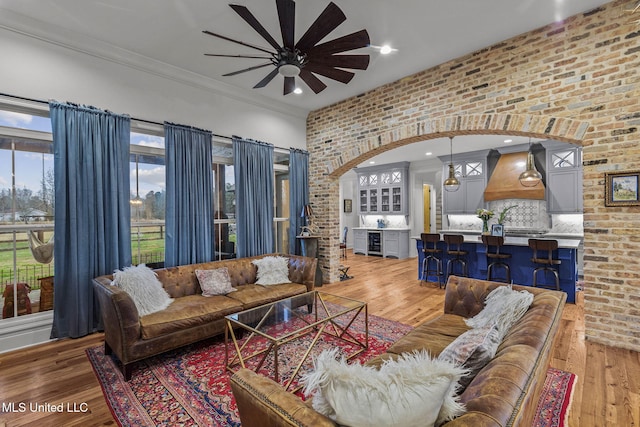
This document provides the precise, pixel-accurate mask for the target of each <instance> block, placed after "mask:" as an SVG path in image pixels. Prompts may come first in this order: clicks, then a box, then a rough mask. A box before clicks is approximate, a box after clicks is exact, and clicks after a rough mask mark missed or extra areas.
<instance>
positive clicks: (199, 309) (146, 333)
mask: <svg viewBox="0 0 640 427" xmlns="http://www.w3.org/2000/svg"><path fill="white" fill-rule="evenodd" d="M240 310H242V304H240V303H239V302H238V301H237V300H234V299H231V298H229V297H226V296H224V295H214V296H211V297H203V296H202V295H188V296H186V297H181V298H176V299H175V300H174V302H173V304H171V305H170V306H169V307H167V308H166V309H165V310H162V311H159V312H156V313H153V314H149V315H147V316H144V317H141V318H140V329H141V331H142V338H144V339H149V338H155V337H159V336H162V335H166V334H170V333H172V332H177V331H183V330H188V329H189V328H193V327H195V326H198V325H201V324H203V323H206V322H212V321H214V320H218V319H220V318H222V317H224V316H226V315H227V314H231V313H235V312H238V311H240Z"/></svg>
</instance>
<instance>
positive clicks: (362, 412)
mask: <svg viewBox="0 0 640 427" xmlns="http://www.w3.org/2000/svg"><path fill="white" fill-rule="evenodd" d="M336 355H337V350H336V349H334V350H330V351H324V352H323V353H321V354H320V355H319V356H318V357H317V358H316V359H315V361H314V370H313V371H312V372H310V373H309V374H307V375H305V376H304V377H303V379H302V380H301V382H302V383H303V384H304V385H305V388H304V393H305V394H306V395H307V396H309V395H311V394H313V407H314V409H315V410H317V411H318V412H320V413H321V414H323V415H325V416H327V417H329V418H331V419H334V420H335V421H336V422H337V423H339V424H344V425H348V426H353V427H356V426H374V425H375V426H379V425H384V426H403V427H411V426H416V427H418V426H420V427H423V426H433V425H434V424H436V423H438V424H439V423H440V422H442V421H445V420H448V419H451V418H453V417H456V416H458V415H460V414H462V413H463V412H464V407H463V406H461V405H460V404H459V403H458V402H457V401H456V388H457V384H456V382H457V380H458V379H459V378H460V375H461V374H462V373H463V369H462V368H459V367H456V366H454V365H453V364H451V363H448V362H443V361H439V360H437V359H432V358H431V357H430V356H429V354H428V353H427V352H426V351H422V352H416V353H407V354H404V355H402V356H400V357H399V358H398V359H397V360H390V361H388V362H386V363H384V364H383V365H382V366H381V367H380V369H379V370H378V369H375V368H373V367H370V366H363V365H360V364H357V363H355V364H351V365H349V364H347V362H346V360H345V358H344V357H342V358H341V359H340V360H336Z"/></svg>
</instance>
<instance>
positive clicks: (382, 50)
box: [380, 44, 393, 55]
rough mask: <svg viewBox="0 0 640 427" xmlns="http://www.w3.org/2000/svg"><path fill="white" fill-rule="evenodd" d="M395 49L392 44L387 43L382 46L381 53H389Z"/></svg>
mask: <svg viewBox="0 0 640 427" xmlns="http://www.w3.org/2000/svg"><path fill="white" fill-rule="evenodd" d="M392 51H393V49H391V46H389V45H388V44H385V45H384V46H382V47H380V53H381V54H383V55H388V54H390V53H391V52H392Z"/></svg>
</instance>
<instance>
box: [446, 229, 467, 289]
mask: <svg viewBox="0 0 640 427" xmlns="http://www.w3.org/2000/svg"><path fill="white" fill-rule="evenodd" d="M443 239H444V242H445V243H446V245H447V255H449V260H448V261H447V280H448V279H449V276H450V275H451V274H453V272H454V269H455V265H456V264H460V266H461V270H462V271H461V273H460V275H461V276H464V277H469V269H468V268H467V260H466V259H465V257H466V256H467V255H468V254H469V252H467V251H464V250H462V244H463V243H464V236H463V235H462V234H445V235H444V236H443Z"/></svg>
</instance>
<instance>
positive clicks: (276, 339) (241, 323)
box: [224, 291, 369, 392]
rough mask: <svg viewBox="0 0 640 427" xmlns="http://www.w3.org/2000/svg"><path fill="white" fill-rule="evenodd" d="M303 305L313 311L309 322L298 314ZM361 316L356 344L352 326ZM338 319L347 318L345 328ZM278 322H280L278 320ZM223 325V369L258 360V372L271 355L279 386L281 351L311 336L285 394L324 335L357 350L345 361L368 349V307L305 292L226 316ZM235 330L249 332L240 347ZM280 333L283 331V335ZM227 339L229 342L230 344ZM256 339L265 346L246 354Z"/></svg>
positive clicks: (314, 292)
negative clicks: (360, 335)
mask: <svg viewBox="0 0 640 427" xmlns="http://www.w3.org/2000/svg"><path fill="white" fill-rule="evenodd" d="M327 303H333V304H337V306H335V307H329V306H328V305H327ZM305 305H306V306H307V307H312V308H313V313H314V315H313V316H311V319H309V317H310V316H304V315H303V314H302V313H300V310H299V308H300V307H303V306H305ZM332 310H333V312H332ZM362 313H364V316H365V319H364V321H365V337H364V342H362V341H361V340H358V339H357V338H356V337H355V336H354V335H353V334H352V333H351V332H350V329H351V326H352V325H353V322H354V321H355V320H356V319H357V318H358V316H360V315H361V314H362ZM339 317H340V318H343V319H344V318H345V317H346V319H345V321H346V324H345V325H344V326H343V325H341V324H339V323H338V322H337V321H336V319H338V318H339ZM278 318H280V319H281V320H278ZM296 319H297V320H300V321H302V322H300V323H302V324H301V325H299V326H293V325H294V323H293V322H294V321H295V320H296ZM225 322H226V327H225V339H224V341H225V365H226V368H227V369H228V370H229V371H233V368H235V367H237V366H241V367H243V368H246V367H247V364H246V363H247V362H248V361H249V360H252V359H254V358H258V363H257V366H255V367H254V368H253V369H254V370H255V371H256V372H258V371H259V370H260V369H261V368H262V366H263V365H264V363H265V361H266V360H267V357H268V356H269V355H270V354H272V355H273V366H274V373H273V374H274V380H275V381H276V382H280V372H279V363H278V354H279V350H280V348H281V347H282V346H283V345H285V344H287V343H289V342H291V341H294V340H297V339H300V338H302V337H305V336H308V335H310V334H311V335H312V336H313V338H312V339H311V342H310V343H309V345H308V347H307V348H306V349H305V351H304V352H303V354H301V355H300V359H299V360H298V362H297V364H296V367H295V369H294V370H293V372H292V374H291V377H290V378H289V379H288V380H287V382H286V383H285V384H283V386H284V387H285V389H286V390H289V388H290V387H291V384H292V383H293V380H294V379H295V378H296V377H297V376H298V374H299V372H300V369H301V368H302V366H303V365H304V363H305V361H306V360H307V359H308V357H309V355H310V354H311V351H312V350H313V348H314V347H315V346H316V344H317V343H318V341H320V339H321V338H322V337H323V336H324V335H330V336H332V337H335V338H338V339H339V340H341V341H344V342H347V343H351V344H354V345H356V346H358V347H359V349H358V350H357V351H355V352H353V353H352V354H349V355H348V357H347V359H352V358H353V357H355V356H357V355H358V354H360V353H362V352H363V351H364V350H366V349H367V348H368V346H369V315H368V311H367V304H366V303H364V302H361V301H356V300H352V299H349V298H344V297H339V296H335V295H331V294H327V293H324V292H319V291H312V292H307V293H305V294H301V295H297V296H294V297H291V298H287V299H285V300H281V301H277V302H274V303H270V304H266V305H263V306H260V307H256V308H253V309H249V310H245V311H242V312H239V313H235V314H232V315H229V316H226V317H225ZM274 324H280V326H281V327H282V328H280V329H279V328H273V327H272V326H273V325H274ZM287 324H290V325H291V329H290V328H287V327H286V325H287ZM234 328H235V329H237V330H239V331H242V332H243V333H246V332H249V335H248V336H247V338H246V340H245V341H244V342H243V343H240V338H239V337H238V335H237V333H236V330H235V329H234ZM269 328H271V329H269ZM282 329H284V331H283V330H282ZM229 338H231V340H229ZM259 338H263V339H264V340H265V342H264V344H263V345H261V346H260V347H261V348H259V349H258V350H256V351H254V352H250V353H249V354H246V353H247V351H246V349H247V347H248V346H249V345H250V344H253V343H254V342H255V341H257V340H258V339H259ZM229 344H233V349H235V352H233V351H232V353H235V354H233V355H232V356H231V357H229ZM299 389H300V387H297V388H296V389H295V390H291V391H293V392H295V391H297V390H299Z"/></svg>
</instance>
